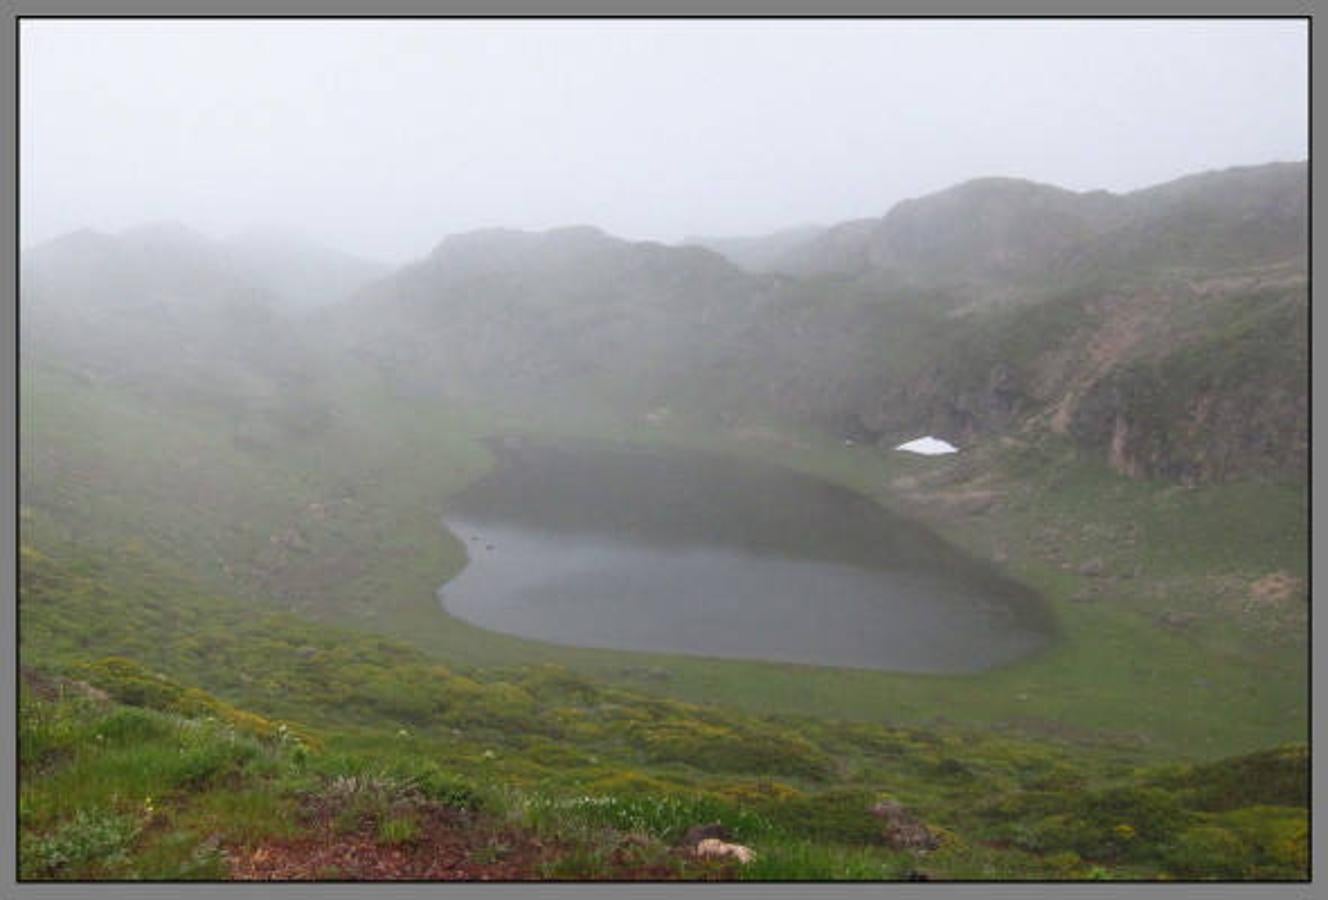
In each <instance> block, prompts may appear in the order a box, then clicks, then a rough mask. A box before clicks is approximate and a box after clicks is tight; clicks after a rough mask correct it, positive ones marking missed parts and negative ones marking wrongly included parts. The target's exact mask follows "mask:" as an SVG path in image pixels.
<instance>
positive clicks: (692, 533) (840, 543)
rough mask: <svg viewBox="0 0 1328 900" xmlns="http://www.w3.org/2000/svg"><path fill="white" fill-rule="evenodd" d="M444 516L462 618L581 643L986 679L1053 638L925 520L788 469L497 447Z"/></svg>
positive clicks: (990, 572) (1023, 600)
mask: <svg viewBox="0 0 1328 900" xmlns="http://www.w3.org/2000/svg"><path fill="white" fill-rule="evenodd" d="M494 451H495V454H496V456H497V465H496V466H495V468H494V471H493V472H492V473H491V474H490V475H489V476H488V477H486V478H485V479H484V480H482V481H480V482H478V483H477V484H475V485H473V486H472V487H470V488H469V489H467V490H466V491H465V492H463V493H462V494H461V495H459V496H458V497H457V498H455V501H454V503H453V504H452V506H451V508H450V512H449V514H448V515H447V517H446V519H445V522H446V524H447V525H448V527H449V528H451V529H452V531H453V532H454V533H455V534H456V535H457V536H458V537H460V538H461V539H462V540H463V541H465V543H466V548H467V551H468V553H469V555H470V562H469V564H468V565H467V566H466V568H465V569H464V570H462V572H461V573H460V574H459V575H458V576H457V577H455V578H454V579H452V580H451V581H449V582H448V583H447V584H445V585H444V586H443V587H442V588H441V589H440V590H439V598H440V600H441V602H442V604H443V606H444V608H445V609H446V610H447V611H448V612H449V613H451V614H452V615H454V616H457V617H458V618H461V619H464V620H466V621H468V622H471V623H473V624H475V625H479V626H481V627H484V628H488V629H492V630H494V631H501V632H505V633H508V634H513V635H519V636H521V637H527V638H534V639H537V640H542V641H549V642H553V643H558V644H570V645H575V646H581V647H610V648H615V649H620V650H639V651H651V652H665V653H687V654H697V655H702V656H718V657H736V658H743V659H764V660H774V661H781V662H796V663H810V664H815V665H823V666H844V667H854V668H870V669H888V670H894V671H904V672H973V671H979V670H982V669H986V668H989V667H992V666H995V665H999V664H1001V663H1005V662H1009V661H1011V660H1014V659H1017V658H1018V657H1020V656H1023V655H1025V654H1028V653H1031V652H1032V651H1034V650H1036V649H1038V648H1040V647H1042V646H1044V645H1045V644H1046V643H1047V642H1048V641H1049V640H1050V639H1051V636H1052V631H1053V626H1052V622H1051V617H1050V615H1049V614H1048V612H1047V610H1046V609H1045V607H1044V606H1043V604H1042V603H1041V601H1040V600H1039V598H1038V597H1036V596H1035V595H1034V594H1032V593H1031V592H1030V591H1029V590H1028V589H1026V588H1024V587H1022V586H1020V585H1018V584H1016V583H1014V582H1013V581H1010V580H1009V579H1007V578H1004V577H1002V576H1001V575H1000V574H999V573H998V572H997V571H995V570H994V569H993V568H992V567H991V566H989V565H987V564H985V563H982V562H979V561H977V560H974V559H971V558H969V557H966V556H964V555H962V554H960V553H959V552H957V551H956V550H955V549H954V548H953V547H951V546H950V545H948V544H945V543H944V542H942V541H941V540H940V539H938V538H937V537H936V536H935V535H933V534H932V533H931V532H929V531H928V530H927V529H926V528H924V527H923V526H921V525H919V524H918V523H915V522H912V521H909V520H907V519H903V518H900V517H898V516H895V515H893V514H891V513H889V512H887V511H885V510H884V509H882V508H881V507H879V506H877V505H876V504H875V503H873V502H871V501H870V500H868V499H867V498H865V497H863V496H861V495H859V494H855V493H853V492H852V491H849V490H847V489H845V488H842V487H839V486H837V485H833V484H830V483H828V482H825V481H821V480H818V479H816V478H812V477H809V476H806V475H802V474H799V473H796V472H792V471H790V470H788V469H783V468H779V467H776V466H771V465H763V464H758V463H752V462H746V461H742V462H739V461H736V460H732V459H729V458H726V457H722V456H717V455H710V454H704V453H698V452H691V451H679V450H655V449H636V448H620V447H604V446H582V445H577V446H573V445H556V444H544V443H541V444H534V443H530V442H526V441H514V440H507V441H503V442H495V445H494Z"/></svg>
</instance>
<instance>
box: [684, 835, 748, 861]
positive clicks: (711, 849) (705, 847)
mask: <svg viewBox="0 0 1328 900" xmlns="http://www.w3.org/2000/svg"><path fill="white" fill-rule="evenodd" d="M696 855H697V856H699V857H701V858H702V859H706V858H710V857H716V858H719V859H727V858H728V857H733V858H734V859H736V860H737V861H738V862H740V863H742V864H744V865H746V864H747V863H749V862H751V861H752V860H754V859H756V852H755V851H754V850H752V848H751V847H744V846H743V845H742V844H730V843H728V842H727V841H721V840H720V839H719V838H706V839H705V840H703V841H701V842H700V843H698V844H697V845H696Z"/></svg>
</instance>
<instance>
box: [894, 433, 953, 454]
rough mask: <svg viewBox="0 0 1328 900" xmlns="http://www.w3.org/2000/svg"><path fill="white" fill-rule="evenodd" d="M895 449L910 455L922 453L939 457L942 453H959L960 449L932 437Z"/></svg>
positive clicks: (928, 436) (919, 439)
mask: <svg viewBox="0 0 1328 900" xmlns="http://www.w3.org/2000/svg"><path fill="white" fill-rule="evenodd" d="M895 449H896V450H907V451H908V452H909V453H921V454H922V455H923V456H939V455H940V454H942V453H958V452H959V448H958V447H956V446H955V445H954V444H951V443H950V442H949V441H943V440H941V439H940V438H934V437H932V436H931V435H927V436H926V437H920V438H918V439H917V440H913V441H909V442H908V443H907V444H900V445H899V446H898V447H896V448H895Z"/></svg>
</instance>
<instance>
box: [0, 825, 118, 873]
mask: <svg viewBox="0 0 1328 900" xmlns="http://www.w3.org/2000/svg"><path fill="white" fill-rule="evenodd" d="M138 832H139V823H138V821H137V820H136V819H134V818H133V817H130V816H122V815H115V814H113V813H109V812H105V811H100V810H97V811H85V810H79V811H78V812H77V813H75V815H74V818H73V820H72V821H69V822H66V823H65V824H64V825H62V826H60V827H59V828H57V829H56V830H55V831H54V832H53V833H50V834H46V835H41V836H29V835H25V836H24V840H22V841H21V843H20V848H19V873H20V877H22V878H78V877H80V876H83V875H88V874H93V873H94V872H98V871H100V872H106V871H108V870H113V869H114V867H115V866H117V865H119V864H121V863H123V862H124V861H125V859H126V858H127V856H126V854H127V853H128V850H129V847H130V845H131V844H132V843H133V842H134V839H135V838H136V837H137V836H138Z"/></svg>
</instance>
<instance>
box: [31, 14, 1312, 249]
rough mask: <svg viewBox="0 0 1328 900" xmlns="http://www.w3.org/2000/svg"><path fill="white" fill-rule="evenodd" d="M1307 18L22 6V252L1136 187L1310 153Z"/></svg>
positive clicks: (628, 231) (731, 228)
mask: <svg viewBox="0 0 1328 900" xmlns="http://www.w3.org/2000/svg"><path fill="white" fill-rule="evenodd" d="M1307 50H1308V47H1307V26H1306V24H1305V23H1303V22H1294V21H1271V20H1270V21H1225V22H1223V21H1197V20H1191V21H1144V22H1106V21H1086V22H1055V21H991V22H981V21H976V22H961V21H883V20H873V21H844V22H836V21H722V22H721V21H714V22H700V21H654V22H628V21H525V22H488V21H460V20H426V21H395V22H394V21H370V22H365V21H346V20H341V21H338V20H327V21H311V22H295V21H249V22H243V21H239V22H221V21H207V22H182V21H161V22H154V21H150V20H145V21H83V22H79V21H34V20H27V21H24V22H22V23H21V60H20V62H21V66H20V76H21V83H20V100H21V115H20V125H21V132H20V140H21V181H20V201H21V219H20V222H21V229H22V240H23V244H24V246H25V247H26V246H32V245H33V244H35V243H38V242H41V241H44V240H46V239H49V238H51V237H53V236H56V235H59V234H62V233H64V232H67V231H71V230H74V229H77V228H81V227H92V228H96V229H101V230H108V231H118V230H120V229H123V228H126V227H129V226H132V225H135V224H138V223H141V222H145V221H157V220H177V221H184V222H187V223H189V224H191V225H193V226H195V227H197V228H199V229H201V230H203V231H204V232H205V233H209V234H212V235H214V236H220V235H224V234H227V233H230V232H234V231H237V230H243V229H246V228H250V227H252V226H255V225H265V226H271V225H276V226H281V227H287V228H293V229H298V230H300V231H302V232H304V233H307V234H309V235H310V236H312V237H314V238H316V239H318V240H320V241H322V242H325V243H327V244H330V245H333V246H336V247H339V248H342V249H344V250H348V251H351V252H354V253H357V254H360V255H363V256H366V257H371V258H375V259H379V260H382V261H384V262H393V263H395V262H401V261H404V260H407V259H410V258H414V257H418V256H420V255H422V254H424V253H426V252H428V250H429V249H430V248H431V247H433V246H434V245H435V244H436V243H437V242H438V241H439V240H440V239H441V238H442V237H443V236H444V235H447V234H449V233H455V232H460V231H466V230H470V229H475V228H480V227H486V226H499V225H501V226H508V227H517V228H532V229H540V228H548V227H552V226H557V225H562V224H569V223H593V224H595V225H597V226H599V227H601V228H603V229H605V230H606V231H609V232H611V233H613V234H617V235H621V236H624V237H629V238H641V239H654V240H662V241H677V240H679V239H681V238H683V237H684V236H687V235H743V234H759V233H763V232H767V231H772V230H775V229H779V228H783V227H788V226H793V225H800V224H807V223H821V224H827V225H828V224H833V223H835V222H839V221H843V220H847V219H852V218H855V217H864V216H876V215H881V214H883V213H884V212H885V211H886V210H888V209H889V208H890V207H891V205H893V204H894V203H895V202H897V201H899V200H901V199H903V198H906V197H911V196H917V195H920V194H924V193H927V192H930V191H935V190H938V189H941V188H944V187H947V186H949V185H952V184H954V183H957V182H960V181H963V180H965V179H969V178H973V177H978V176H986V175H1009V176H1018V177H1023V178H1029V179H1034V180H1038V181H1044V182H1049V183H1053V184H1057V185H1060V186H1063V187H1067V188H1071V189H1075V190H1088V189H1098V188H1104V189H1108V190H1112V191H1125V190H1131V189H1134V188H1138V187H1142V186H1145V185H1149V184H1154V183H1158V182H1162V181H1166V180H1168V179H1171V178H1175V177H1178V176H1181V175H1184V174H1188V173H1190V172H1195V171H1202V170H1206V169H1213V168H1221V167H1226V166H1232V165H1237V164H1254V163H1263V162H1269V161H1274V160H1295V159H1302V158H1304V157H1305V156H1306V155H1307V114H1306V110H1307V78H1306V76H1307Z"/></svg>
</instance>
